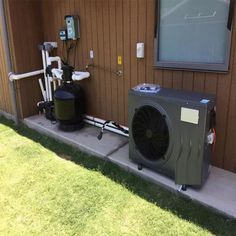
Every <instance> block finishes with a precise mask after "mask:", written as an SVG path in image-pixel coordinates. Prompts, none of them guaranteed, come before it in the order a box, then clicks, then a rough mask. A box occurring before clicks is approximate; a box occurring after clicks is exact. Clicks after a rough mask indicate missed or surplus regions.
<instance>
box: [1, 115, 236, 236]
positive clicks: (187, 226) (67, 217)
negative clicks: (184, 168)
mask: <svg viewBox="0 0 236 236" xmlns="http://www.w3.org/2000/svg"><path fill="white" fill-rule="evenodd" d="M0 235H1V236H2V235H89V236H90V235H91V236H94V235H99V236H100V235H112V236H113V235H114V236H115V235H148V236H151V235H155V236H156V235H236V222H235V221H233V220H230V219H227V218H225V217H224V216H221V215H219V214H216V213H215V212H213V211H210V210H209V209H207V208H205V207H203V206H200V205H198V204H196V203H193V202H192V201H191V200H188V199H184V198H182V197H179V196H178V195H175V194H173V193H170V192H168V191H166V190H165V189H163V188H161V187H158V186H155V185H153V184H151V183H149V182H147V181H145V180H142V179H141V178H139V177H137V176H135V175H133V174H130V173H127V172H126V171H124V170H122V169H120V168H119V167H117V166H115V165H114V164H111V163H108V162H104V161H102V160H99V159H97V158H96V157H93V156H89V155H86V154H83V153H81V152H79V151H77V150H75V149H73V148H71V147H69V146H67V145H65V144H61V143H59V142H57V141H55V140H53V139H51V138H48V137H45V136H43V135H40V134H38V133H36V132H34V131H32V130H30V129H28V128H26V127H24V126H20V127H18V128H16V127H14V125H13V124H12V123H11V122H9V121H7V120H5V119H3V118H0Z"/></svg>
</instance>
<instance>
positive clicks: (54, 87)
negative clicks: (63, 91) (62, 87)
mask: <svg viewBox="0 0 236 236" xmlns="http://www.w3.org/2000/svg"><path fill="white" fill-rule="evenodd" d="M52 83H53V90H54V91H55V90H56V89H57V85H56V81H55V80H53V82H52Z"/></svg>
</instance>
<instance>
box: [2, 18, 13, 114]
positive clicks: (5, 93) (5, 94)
mask: <svg viewBox="0 0 236 236" xmlns="http://www.w3.org/2000/svg"><path fill="white" fill-rule="evenodd" d="M0 20H1V19H0ZM2 24H3V22H0V109H1V110H3V111H5V112H8V113H12V107H11V98H10V92H9V82H8V71H7V68H6V51H5V50H6V49H5V48H4V43H3V28H2Z"/></svg>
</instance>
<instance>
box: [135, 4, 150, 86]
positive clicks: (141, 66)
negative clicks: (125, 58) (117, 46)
mask: <svg viewBox="0 0 236 236" xmlns="http://www.w3.org/2000/svg"><path fill="white" fill-rule="evenodd" d="M146 15H147V1H144V0H138V42H141V43H144V45H146V25H147V16H146ZM135 46H136V45H135ZM134 56H136V53H135V55H134ZM137 61H138V83H139V84H140V83H145V82H146V76H145V75H146V59H145V58H144V59H137Z"/></svg>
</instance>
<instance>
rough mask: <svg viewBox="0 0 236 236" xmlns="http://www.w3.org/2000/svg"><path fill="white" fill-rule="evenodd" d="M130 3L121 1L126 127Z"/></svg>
mask: <svg viewBox="0 0 236 236" xmlns="http://www.w3.org/2000/svg"><path fill="white" fill-rule="evenodd" d="M130 10H131V8H130V1H126V0H123V37H124V60H123V61H124V108H125V111H124V124H125V125H128V92H129V90H130V88H131V79H130V66H131V63H130V57H131V53H130V28H131V25H130V22H131V21H130Z"/></svg>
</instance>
